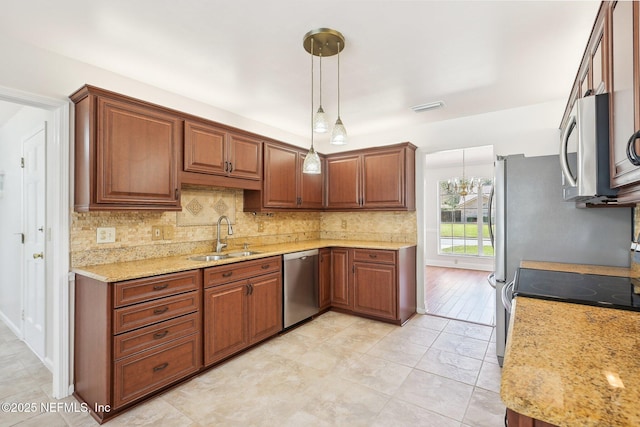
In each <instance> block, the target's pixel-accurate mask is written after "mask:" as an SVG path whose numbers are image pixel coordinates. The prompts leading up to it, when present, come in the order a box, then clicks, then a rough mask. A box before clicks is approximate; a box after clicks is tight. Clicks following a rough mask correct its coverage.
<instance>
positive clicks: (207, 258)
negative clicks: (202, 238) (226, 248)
mask: <svg viewBox="0 0 640 427" xmlns="http://www.w3.org/2000/svg"><path fill="white" fill-rule="evenodd" d="M225 258H229V255H227V254H209V255H196V256H192V257H189V259H190V260H192V261H218V260H221V259H225Z"/></svg>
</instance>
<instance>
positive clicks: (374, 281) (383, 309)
mask: <svg viewBox="0 0 640 427" xmlns="http://www.w3.org/2000/svg"><path fill="white" fill-rule="evenodd" d="M353 271H354V274H353V311H354V312H356V313H362V314H368V315H371V316H376V317H383V318H386V319H392V320H393V319H396V317H397V309H396V307H397V291H396V267H395V266H393V265H383V264H374V263H362V262H354V263H353Z"/></svg>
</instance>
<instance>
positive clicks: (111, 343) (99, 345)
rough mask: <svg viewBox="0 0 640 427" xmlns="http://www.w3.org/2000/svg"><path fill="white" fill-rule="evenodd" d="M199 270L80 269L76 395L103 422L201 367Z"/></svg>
mask: <svg viewBox="0 0 640 427" xmlns="http://www.w3.org/2000/svg"><path fill="white" fill-rule="evenodd" d="M201 288H202V274H201V271H200V270H193V271H186V272H179V273H172V274H166V275H162V276H154V277H148V278H142V279H134V280H128V281H123V282H115V283H105V282H101V281H99V280H95V279H92V278H90V277H86V276H82V275H76V281H75V322H74V325H75V326H74V327H75V346H74V381H75V384H74V395H75V396H76V397H77V398H78V399H80V400H81V401H83V402H85V403H87V405H88V407H89V408H90V409H91V410H92V415H93V416H94V417H95V418H96V419H97V420H98V421H100V422H103V421H105V420H107V419H108V418H110V417H112V416H114V415H116V414H117V413H119V412H120V411H121V410H122V409H124V408H126V407H128V406H130V405H131V404H133V403H134V402H137V401H139V400H141V399H143V398H145V397H148V396H150V395H152V394H154V393H156V392H158V391H160V390H162V389H164V388H166V387H168V386H170V385H172V384H175V383H177V382H179V381H181V380H184V379H185V378H188V377H189V376H191V375H193V374H195V373H196V372H198V371H199V370H200V368H201V367H202V347H201V316H200V305H201V295H202V289H201Z"/></svg>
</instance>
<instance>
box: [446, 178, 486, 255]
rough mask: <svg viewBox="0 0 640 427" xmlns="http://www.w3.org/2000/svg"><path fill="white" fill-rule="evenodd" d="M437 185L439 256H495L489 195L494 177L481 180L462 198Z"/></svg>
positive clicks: (449, 188)
mask: <svg viewBox="0 0 640 427" xmlns="http://www.w3.org/2000/svg"><path fill="white" fill-rule="evenodd" d="M453 180H458V181H460V178H452V179H451V180H446V181H440V182H439V183H438V184H439V185H438V202H439V209H440V215H439V222H440V227H439V231H438V241H439V244H438V253H439V254H441V255H469V256H493V247H492V246H491V240H490V237H489V216H488V215H489V194H490V193H491V185H492V179H491V178H479V179H477V180H476V182H479V183H480V184H478V185H477V186H476V188H475V191H473V192H469V193H468V194H467V195H464V196H463V195H460V194H459V193H458V192H456V191H455V190H454V189H453V188H451V186H450V185H449V183H450V182H452V181H453Z"/></svg>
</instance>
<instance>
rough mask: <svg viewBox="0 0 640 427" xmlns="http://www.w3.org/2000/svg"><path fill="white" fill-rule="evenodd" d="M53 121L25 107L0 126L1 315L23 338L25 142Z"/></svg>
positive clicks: (47, 354)
mask: <svg viewBox="0 0 640 427" xmlns="http://www.w3.org/2000/svg"><path fill="white" fill-rule="evenodd" d="M45 121H48V122H49V123H50V122H51V121H52V113H51V112H49V111H46V110H42V109H39V108H32V107H22V108H21V109H20V110H19V111H18V112H17V113H16V114H15V115H14V116H13V117H12V118H11V119H10V120H9V121H8V122H6V123H5V124H4V125H3V126H2V127H1V128H0V170H4V171H5V182H4V194H3V196H2V198H0V271H2V280H0V317H2V319H3V320H4V321H5V323H6V324H7V325H8V326H9V327H10V328H11V329H12V330H13V331H14V332H15V333H16V334H17V335H18V336H19V337H20V338H22V330H21V329H22V320H21V311H22V305H23V304H22V297H23V289H22V287H21V285H22V273H23V272H22V264H23V245H22V243H21V241H20V235H19V234H18V233H22V232H23V229H22V169H21V168H20V158H21V157H22V141H23V139H24V138H25V137H27V136H29V135H31V134H32V133H33V131H34V130H35V129H37V128H38V127H40V126H42V123H43V122H45ZM50 288H51V284H50V283H47V295H46V316H47V317H46V338H45V339H46V349H45V355H44V356H45V358H47V359H50V356H51V352H52V349H53V347H52V345H53V340H52V332H53V330H52V313H53V310H52V294H51V292H50Z"/></svg>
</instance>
